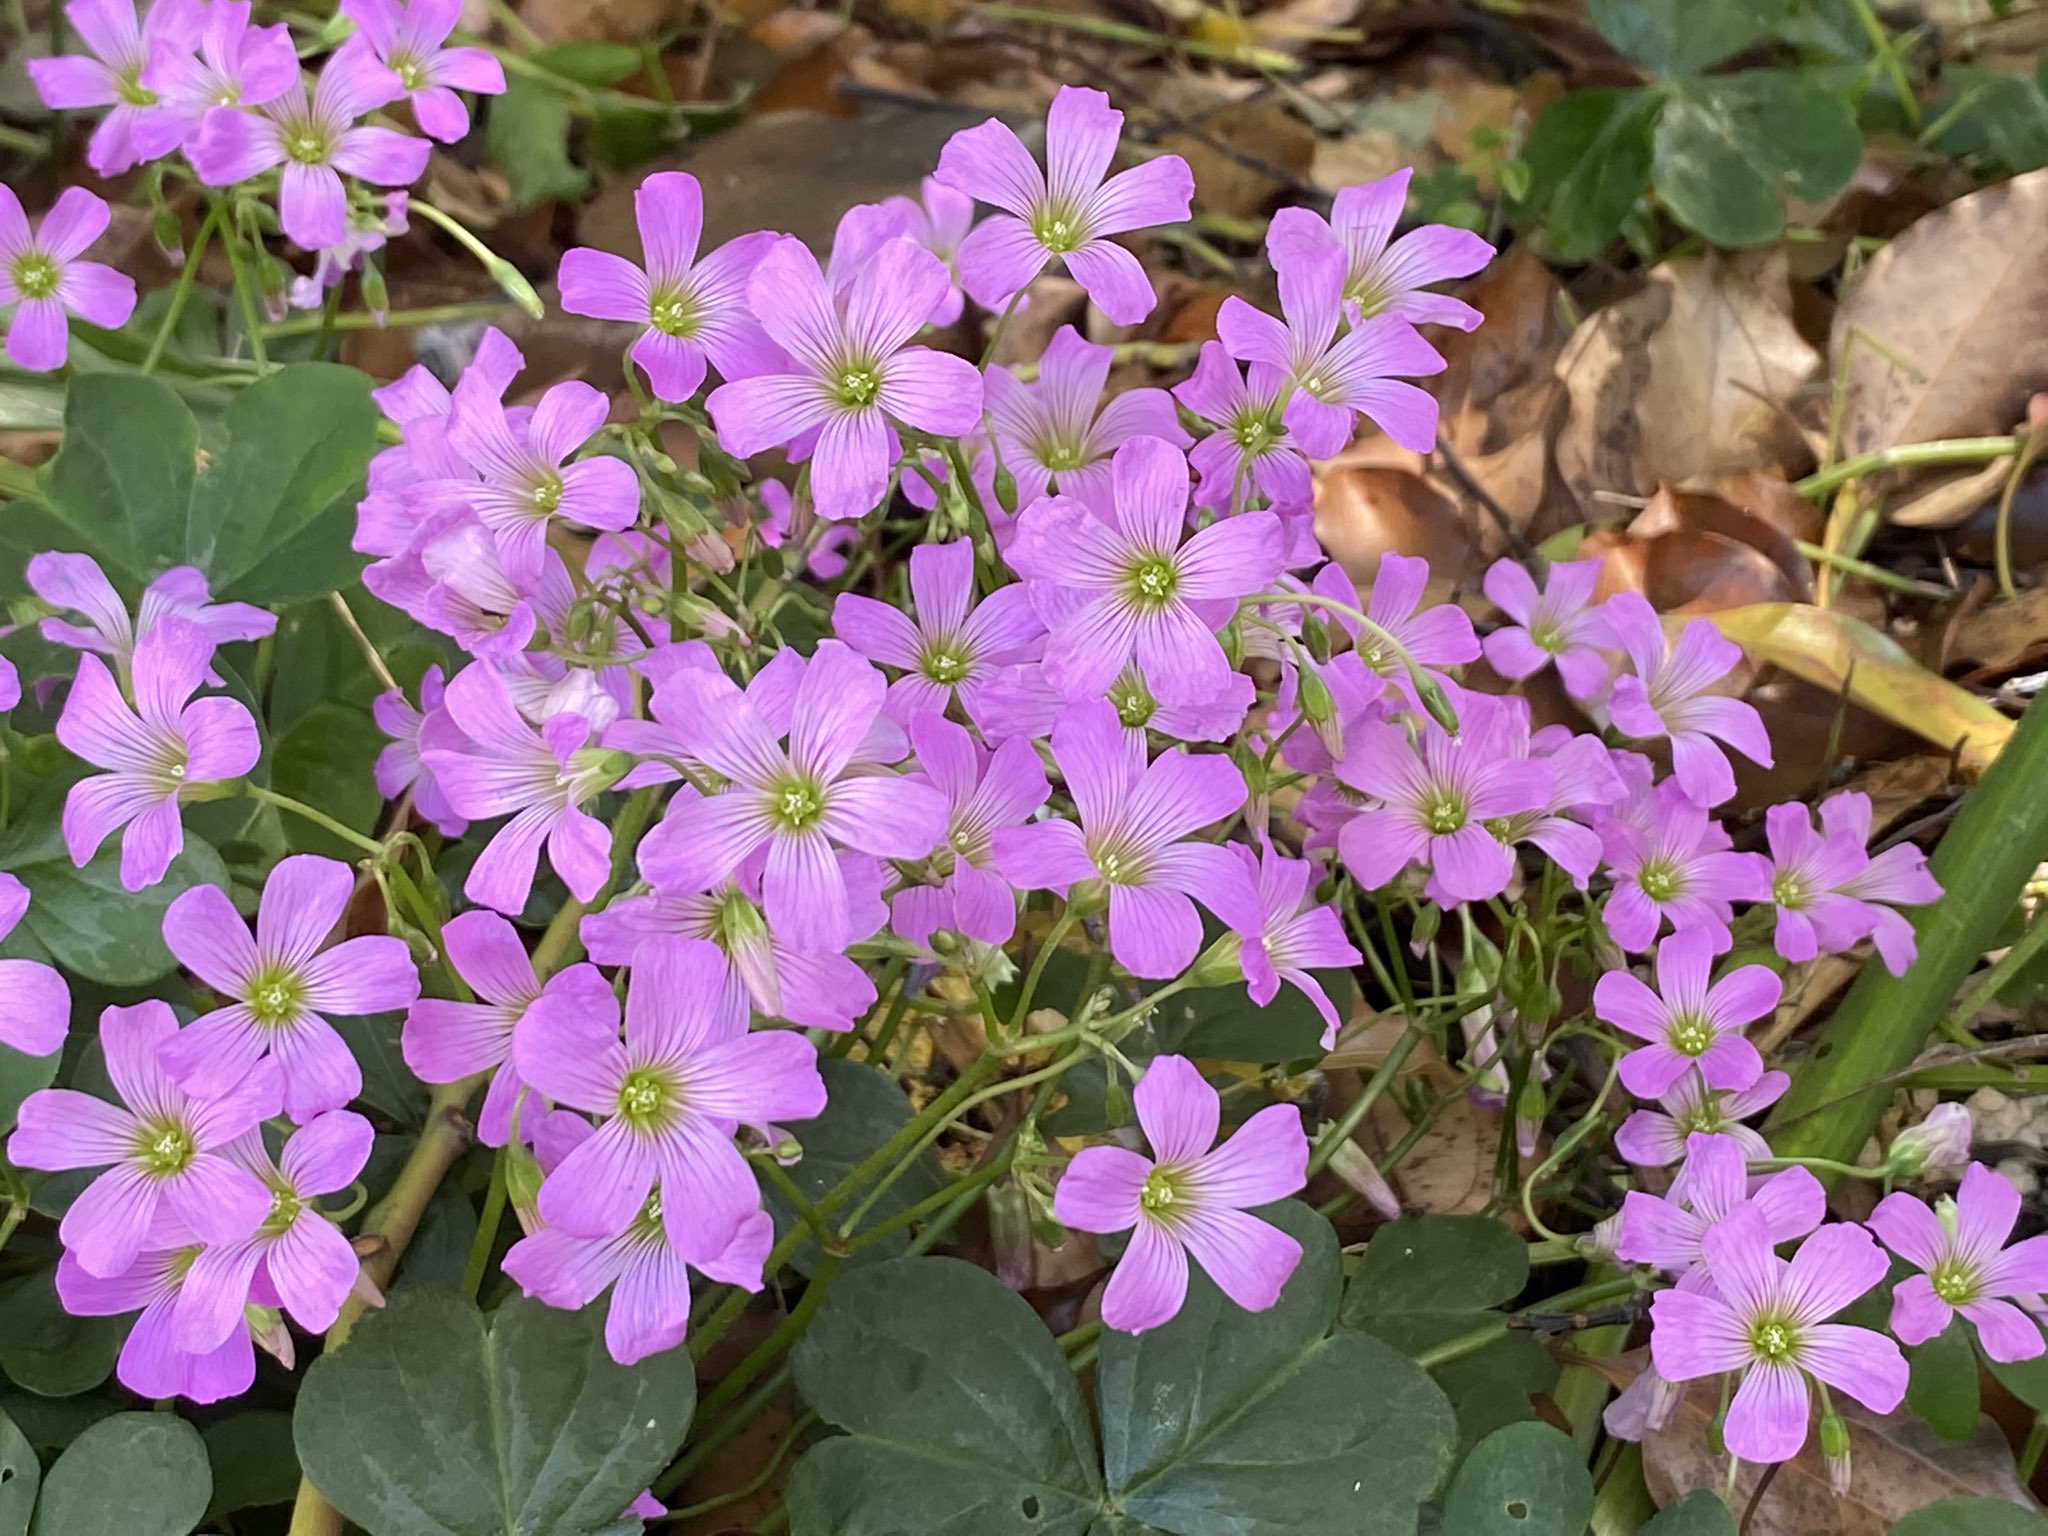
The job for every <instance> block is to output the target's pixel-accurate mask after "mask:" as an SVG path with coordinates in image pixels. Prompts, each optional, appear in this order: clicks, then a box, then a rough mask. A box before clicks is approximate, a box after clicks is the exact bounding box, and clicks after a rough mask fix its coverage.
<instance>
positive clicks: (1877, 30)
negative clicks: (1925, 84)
mask: <svg viewBox="0 0 2048 1536" xmlns="http://www.w3.org/2000/svg"><path fill="white" fill-rule="evenodd" d="M1849 9H1850V10H1852V11H1854V12H1855V13H1856V20H1857V23H1858V24H1859V25H1860V26H1861V27H1862V28H1863V35H1864V36H1865V37H1868V38H1869V39H1870V46H1871V47H1872V48H1874V49H1876V50H1877V61H1878V64H1879V65H1880V66H1881V67H1882V68H1883V70H1884V72H1885V77H1886V78H1887V79H1889V80H1890V81H1891V83H1892V89H1893V90H1894V91H1896V92H1898V95H1899V110H1900V111H1902V112H1904V113H1905V114H1906V121H1907V123H1909V124H1910V125H1911V126H1912V127H1914V128H1918V127H1919V126H1920V102H1919V100H1918V99H1917V98H1916V97H1915V96H1914V95H1913V83H1912V82H1911V81H1910V80H1908V79H1907V78H1906V66H1905V64H1904V62H1903V61H1902V60H1901V59H1900V58H1899V50H1898V45H1897V44H1896V43H1895V42H1893V40H1892V38H1891V36H1890V34H1888V33H1887V32H1886V31H1885V29H1884V23H1883V22H1881V21H1879V20H1878V19H1877V12H1876V11H1874V10H1872V9H1871V8H1870V0H1849Z"/></svg>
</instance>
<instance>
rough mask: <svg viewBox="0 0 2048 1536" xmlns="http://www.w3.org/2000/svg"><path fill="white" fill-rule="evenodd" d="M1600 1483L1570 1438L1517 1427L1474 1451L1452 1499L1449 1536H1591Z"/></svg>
mask: <svg viewBox="0 0 2048 1536" xmlns="http://www.w3.org/2000/svg"><path fill="white" fill-rule="evenodd" d="M1592 1514H1593V1477H1592V1474H1591V1473H1589V1472H1588V1471H1587V1470H1586V1462H1585V1458H1584V1457H1582V1456H1580V1455H1579V1449H1578V1447H1577V1446H1575V1445H1573V1444H1572V1442H1571V1439H1570V1437H1569V1436H1567V1435H1563V1434H1560V1433H1559V1432H1558V1431H1557V1430H1555V1429H1552V1428H1551V1427H1550V1426H1549V1425H1548V1424H1510V1425H1508V1426H1507V1428H1505V1429H1497V1430H1495V1431H1494V1432H1493V1433H1492V1434H1490V1435H1488V1436H1487V1437H1486V1438H1485V1439H1484V1440H1482V1441H1480V1442H1479V1444H1478V1445H1477V1446H1475V1447H1473V1450H1472V1454H1471V1455H1469V1456H1467V1457H1466V1458H1465V1464H1464V1466H1462V1467H1460V1468H1459V1469H1458V1475H1457V1477H1456V1478H1454V1479H1453V1480H1452V1482H1451V1491H1450V1492H1449V1493H1448V1494H1447V1495H1446V1496H1445V1498H1444V1522H1443V1536H1584V1532H1585V1529H1586V1522H1587V1521H1588V1520H1589V1519H1591V1518H1592Z"/></svg>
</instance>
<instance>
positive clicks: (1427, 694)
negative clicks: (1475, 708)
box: [1408, 667, 1458, 736]
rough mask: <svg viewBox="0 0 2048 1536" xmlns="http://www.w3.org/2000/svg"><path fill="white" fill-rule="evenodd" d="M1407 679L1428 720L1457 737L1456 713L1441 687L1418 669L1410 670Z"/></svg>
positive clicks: (1449, 697)
mask: <svg viewBox="0 0 2048 1536" xmlns="http://www.w3.org/2000/svg"><path fill="white" fill-rule="evenodd" d="M1408 677H1409V681H1411V682H1412V683H1414V684H1415V696H1416V697H1417V698H1419V699H1421V700H1422V707H1423V708H1424V709H1426V710H1428V711H1429V718H1430V719H1432V720H1434V721H1435V722H1436V723H1437V724H1438V725H1440V726H1442V727H1443V728H1444V729H1445V730H1446V731H1448V732H1450V733H1451V735H1453V736H1455V735H1457V734H1458V712H1457V710H1455V709H1453V708H1452V707H1451V696H1450V695H1449V694H1447V693H1445V692H1444V690H1443V685H1442V684H1441V683H1439V682H1438V681H1437V680H1436V679H1435V678H1433V677H1431V676H1430V675H1429V674H1428V673H1427V672H1424V671H1423V670H1422V669H1421V668H1420V667H1415V668H1411V669H1410V671H1409V673H1408Z"/></svg>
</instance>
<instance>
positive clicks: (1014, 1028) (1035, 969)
mask: <svg viewBox="0 0 2048 1536" xmlns="http://www.w3.org/2000/svg"><path fill="white" fill-rule="evenodd" d="M1073 926H1074V909H1073V908H1072V907H1067V908H1063V909H1062V910H1061V912H1060V915H1059V917H1058V918H1057V919H1056V920H1055V921H1054V923H1053V925H1052V930H1051V932H1049V933H1047V934H1046V936H1045V941H1044V942H1043V943H1042V944H1040V945H1039V946H1038V953H1037V954H1035V955H1033V956H1032V957H1031V969H1030V970H1029V971H1028V972H1026V973H1025V976H1024V985H1023V987H1022V988H1021V989H1020V990H1019V991H1018V993H1017V1006H1016V1007H1015V1008H1012V1009H1011V1010H1010V1027H1009V1029H1008V1030H1007V1031H1005V1033H1007V1034H1008V1035H1010V1036H1011V1037H1012V1038H1015V1037H1017V1036H1018V1035H1021V1034H1022V1033H1023V1032H1024V1016H1025V1015H1026V1014H1028V1013H1029V1012H1030V1011H1031V1000H1032V999H1033V998H1034V997H1036V996H1037V995H1038V982H1039V979H1040V978H1041V977H1042V976H1044V975H1045V967H1046V965H1047V963H1048V962H1049V961H1050V960H1051V959H1052V957H1053V954H1054V952H1055V951H1057V950H1058V949H1059V947H1060V943H1061V941H1062V940H1064V939H1065V938H1066V936H1067V930H1068V929H1069V928H1071V927H1073Z"/></svg>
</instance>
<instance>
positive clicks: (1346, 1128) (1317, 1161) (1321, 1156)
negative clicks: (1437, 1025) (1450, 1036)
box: [1308, 1023, 1429, 1178]
mask: <svg viewBox="0 0 2048 1536" xmlns="http://www.w3.org/2000/svg"><path fill="white" fill-rule="evenodd" d="M1428 1035H1429V1030H1428V1029H1427V1028H1426V1027H1424V1026H1423V1025H1422V1024H1420V1023H1410V1024H1409V1026H1408V1027H1407V1028H1406V1029H1404V1030H1402V1031H1401V1038H1400V1039H1398V1040H1396V1041H1395V1042H1394V1045H1393V1049H1392V1050H1390V1051H1388V1052H1387V1059H1386V1060H1385V1061H1383V1062H1381V1063H1380V1064H1379V1066H1378V1068H1377V1069H1375V1071H1374V1072H1373V1074H1372V1076H1371V1077H1370V1078H1368V1079H1367V1080H1366V1084H1365V1088H1364V1089H1363V1091H1361V1092H1360V1093H1359V1095H1358V1097H1357V1098H1356V1099H1354V1100H1353V1101H1352V1102H1351V1106H1350V1108H1348V1109H1346V1110H1345V1111H1344V1113H1343V1115H1342V1116H1341V1117H1340V1118H1338V1119H1337V1120H1335V1121H1333V1122H1332V1123H1331V1124H1330V1125H1329V1126H1328V1127H1326V1128H1325V1129H1324V1131H1323V1132H1322V1134H1321V1135H1319V1136H1317V1137H1316V1144H1315V1149H1314V1151H1312V1152H1311V1153H1310V1154H1309V1159H1308V1172H1309V1177H1310V1178H1314V1177H1315V1176H1316V1175H1317V1174H1318V1173H1320V1172H1321V1171H1322V1169H1323V1165H1324V1164H1326V1163H1328V1162H1329V1160H1330V1159H1331V1158H1332V1157H1334V1156H1336V1154H1337V1148H1338V1147H1340V1146H1342V1145H1343V1144H1344V1142H1345V1141H1346V1140H1347V1139H1348V1138H1349V1137H1350V1135H1351V1133H1352V1132H1353V1131H1355V1130H1357V1129H1358V1127H1359V1125H1360V1124H1361V1123H1362V1122H1363V1121H1364V1119H1365V1117H1366V1116H1367V1115H1368V1114H1369V1113H1371V1111H1372V1107H1373V1105H1374V1104H1376V1103H1378V1102H1379V1098H1380V1095H1381V1094H1383V1093H1385V1092H1386V1091H1387V1087H1388V1085H1389V1084H1391V1083H1392V1082H1393V1081H1394V1078H1395V1077H1396V1076H1397V1075H1398V1074H1399V1073H1400V1071H1401V1068H1402V1067H1403V1066H1404V1065H1406V1063H1407V1061H1408V1057H1409V1056H1410V1055H1411V1054H1412V1053H1413V1052H1414V1050H1415V1047H1416V1046H1418V1045H1420V1044H1421V1043H1422V1042H1423V1041H1424V1040H1425V1039H1426V1038H1428Z"/></svg>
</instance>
